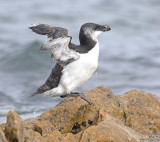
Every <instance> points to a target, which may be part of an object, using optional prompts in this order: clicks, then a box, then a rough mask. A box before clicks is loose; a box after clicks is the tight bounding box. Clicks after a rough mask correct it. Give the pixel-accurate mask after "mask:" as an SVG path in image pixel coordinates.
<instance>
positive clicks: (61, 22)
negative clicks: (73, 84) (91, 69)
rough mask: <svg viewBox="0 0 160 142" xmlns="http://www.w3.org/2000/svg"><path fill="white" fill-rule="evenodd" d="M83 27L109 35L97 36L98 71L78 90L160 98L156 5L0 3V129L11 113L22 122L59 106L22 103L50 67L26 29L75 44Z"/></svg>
mask: <svg viewBox="0 0 160 142" xmlns="http://www.w3.org/2000/svg"><path fill="white" fill-rule="evenodd" d="M85 22H95V23H98V24H108V25H109V26H110V27H111V28H112V30H111V31H109V32H107V33H103V34H101V35H100V36H99V43H100V58H99V67H98V70H97V72H96V73H95V74H94V75H93V76H92V77H91V79H90V80H89V81H87V82H86V83H85V84H84V85H83V86H81V87H80V88H79V89H78V90H79V91H82V90H90V89H92V88H95V87H97V86H100V85H106V86H108V87H109V88H111V89H112V90H113V92H114V93H115V94H117V95H119V94H122V93H125V92H127V91H129V90H132V89H138V90H141V91H147V92H151V93H154V94H156V96H157V97H159V98H160V1H159V0H141V1H139V0H130V1H129V0H121V1H120V0H97V1H92V0H88V1H86V0H85V1H83V0H81V1H75V0H65V1H58V0H57V1H55V0H45V1H44V0H32V1H22V0H14V1H11V0H5V1H1V2H0V61H1V62H0V123H2V122H5V116H6V114H7V112H8V111H9V110H11V109H14V110H16V111H17V112H18V113H19V114H20V115H21V116H22V118H23V119H26V118H28V117H34V116H37V115H39V114H41V113H43V112H44V111H45V110H46V109H48V108H51V107H54V106H55V105H56V104H57V103H58V102H59V101H60V100H61V99H60V98H51V99H50V98H44V97H41V96H38V97H34V98H30V97H28V96H29V94H31V93H32V92H34V91H35V90H36V89H37V88H38V87H39V86H40V85H42V84H43V83H44V81H45V80H46V79H47V77H48V75H49V73H50V71H51V69H52V67H53V66H54V63H53V62H52V59H51V58H50V55H51V53H50V52H49V51H46V52H43V51H39V47H40V46H41V44H42V43H44V42H46V41H47V38H46V37H43V36H40V35H36V34H35V33H32V32H31V31H30V30H29V29H28V26H30V25H31V24H33V23H47V24H51V25H55V26H61V27H65V28H67V29H68V30H69V35H71V36H72V37H73V40H72V41H73V42H74V43H76V44H79V41H78V33H79V28H80V26H81V25H82V24H83V23H85ZM151 101H152V100H151Z"/></svg>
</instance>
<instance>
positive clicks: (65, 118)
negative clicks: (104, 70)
mask: <svg viewBox="0 0 160 142" xmlns="http://www.w3.org/2000/svg"><path fill="white" fill-rule="evenodd" d="M84 94H85V96H86V97H87V98H88V99H89V100H90V101H92V103H93V104H92V105H89V104H88V103H87V102H85V101H84V100H82V99H81V98H80V97H75V98H73V97H68V98H65V99H63V100H62V102H61V103H60V104H58V105H57V106H56V107H55V108H51V109H49V110H47V111H46V112H44V113H43V114H42V115H40V116H39V117H37V118H35V119H34V118H31V119H28V120H26V121H24V122H23V121H22V119H21V118H20V116H19V115H18V114H17V113H16V112H14V111H10V112H9V113H8V115H7V123H6V124H3V125H0V141H2V142H3V141H4V142H5V141H11V142H33V141H34V142H62V141H63V142H138V141H140V139H147V138H148V136H146V135H143V134H142V133H144V132H145V133H158V132H159V130H160V103H159V102H158V100H157V98H156V97H155V96H154V95H153V94H150V93H145V92H141V91H136V90H133V91H130V92H128V93H125V94H123V95H121V96H115V95H114V94H113V92H112V91H111V90H110V89H109V88H107V87H105V86H101V87H98V88H96V89H93V90H91V91H85V92H84Z"/></svg>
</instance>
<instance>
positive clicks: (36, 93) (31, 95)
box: [29, 91, 40, 97]
mask: <svg viewBox="0 0 160 142" xmlns="http://www.w3.org/2000/svg"><path fill="white" fill-rule="evenodd" d="M38 94H40V93H39V92H38V91H36V92H34V93H32V94H30V95H29V97H34V96H36V95H38Z"/></svg>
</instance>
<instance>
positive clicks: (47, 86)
mask: <svg viewBox="0 0 160 142" xmlns="http://www.w3.org/2000/svg"><path fill="white" fill-rule="evenodd" d="M70 62H72V59H70V60H68V62H58V63H56V65H55V67H54V68H53V69H52V71H51V73H50V76H49V77H48V79H47V80H46V82H45V83H44V84H43V85H42V86H40V87H39V88H38V89H37V91H36V92H34V93H33V94H32V95H31V96H34V95H36V94H41V93H44V92H46V91H48V90H51V89H52V88H55V87H57V86H58V84H59V81H60V79H61V75H62V70H63V68H64V66H66V65H67V64H69V63H70Z"/></svg>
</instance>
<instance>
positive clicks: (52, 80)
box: [29, 23, 111, 104]
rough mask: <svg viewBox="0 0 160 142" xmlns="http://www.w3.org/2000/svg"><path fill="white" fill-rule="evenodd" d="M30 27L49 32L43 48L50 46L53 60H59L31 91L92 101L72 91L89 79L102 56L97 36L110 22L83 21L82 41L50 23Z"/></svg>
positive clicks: (107, 27)
mask: <svg viewBox="0 0 160 142" xmlns="http://www.w3.org/2000/svg"><path fill="white" fill-rule="evenodd" d="M29 28H30V29H32V31H34V32H35V33H37V34H41V35H47V36H48V38H49V39H50V40H49V42H47V43H45V44H44V45H42V46H41V47H40V50H48V49H50V50H51V51H52V56H51V57H52V58H53V61H55V62H57V63H56V65H55V67H54V68H53V69H52V71H51V74H50V76H49V77H48V79H47V80H46V82H45V83H44V84H43V85H42V86H41V87H39V88H38V89H37V91H36V92H35V93H33V94H32V95H33V96H34V95H36V94H42V95H44V96H50V97H56V96H60V97H68V96H80V97H81V98H82V99H84V100H85V101H87V102H88V103H89V104H92V102H91V101H89V100H88V99H87V98H86V97H85V96H84V94H83V93H78V92H72V91H73V90H75V89H76V88H78V87H79V86H81V85H82V84H83V83H84V82H85V81H87V80H88V79H89V78H90V77H91V76H92V74H93V73H94V72H95V70H96V69H97V66H98V56H99V43H98V40H97V36H98V35H99V34H100V33H102V32H106V31H109V30H111V28H110V27H109V26H108V25H98V24H94V23H85V24H83V25H82V26H81V29H80V32H79V41H80V45H75V44H73V43H71V39H72V37H71V36H68V30H67V29H64V28H61V27H55V26H50V25H47V24H38V25H33V26H31V27H29Z"/></svg>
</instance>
